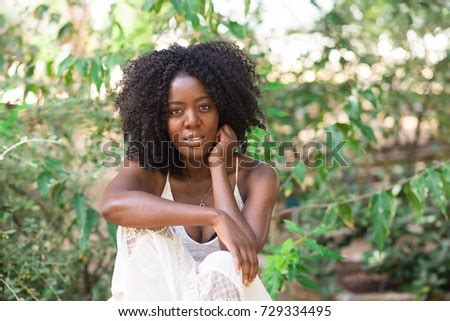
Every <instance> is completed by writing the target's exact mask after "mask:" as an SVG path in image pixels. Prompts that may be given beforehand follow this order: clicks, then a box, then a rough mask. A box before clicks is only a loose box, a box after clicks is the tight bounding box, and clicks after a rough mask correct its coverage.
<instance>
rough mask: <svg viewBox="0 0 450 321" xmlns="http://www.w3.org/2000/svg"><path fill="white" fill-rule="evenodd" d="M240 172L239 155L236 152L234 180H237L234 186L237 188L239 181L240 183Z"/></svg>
mask: <svg viewBox="0 0 450 321" xmlns="http://www.w3.org/2000/svg"><path fill="white" fill-rule="evenodd" d="M238 172H239V155H237V154H236V174H235V176H236V177H235V179H234V181H235V182H236V183H235V184H234V188H235V189H236V186H237V183H238Z"/></svg>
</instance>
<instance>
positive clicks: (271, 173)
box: [241, 155, 280, 197]
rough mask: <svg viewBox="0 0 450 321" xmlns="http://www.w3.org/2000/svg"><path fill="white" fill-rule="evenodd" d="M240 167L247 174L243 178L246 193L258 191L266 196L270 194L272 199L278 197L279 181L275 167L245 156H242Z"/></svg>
mask: <svg viewBox="0 0 450 321" xmlns="http://www.w3.org/2000/svg"><path fill="white" fill-rule="evenodd" d="M241 166H242V167H243V168H245V171H246V172H247V173H246V174H245V176H246V182H247V191H248V192H249V191H251V190H259V191H264V192H265V193H264V194H265V195H266V196H267V195H268V194H270V195H273V197H278V191H279V188H280V179H279V176H278V172H277V170H276V168H275V167H273V166H272V165H270V164H269V163H266V162H264V161H261V160H257V159H254V158H252V157H250V156H247V155H243V156H242V158H241Z"/></svg>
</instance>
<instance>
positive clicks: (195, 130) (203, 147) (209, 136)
mask: <svg viewBox="0 0 450 321" xmlns="http://www.w3.org/2000/svg"><path fill="white" fill-rule="evenodd" d="M167 108H168V115H169V117H168V124H167V130H168V134H169V137H170V140H171V141H172V144H173V146H174V147H175V148H176V149H177V150H178V151H179V152H180V154H181V157H183V159H185V160H187V159H189V160H195V163H194V164H197V166H199V163H197V162H199V161H202V160H203V157H204V156H205V155H207V154H208V152H209V151H210V150H211V148H212V146H214V143H215V141H216V135H217V130H218V126H219V110H218V109H217V106H216V105H215V104H214V102H213V100H212V97H211V96H210V95H209V94H208V91H207V90H206V88H205V86H203V84H202V83H201V82H200V81H199V80H198V79H197V78H195V77H193V76H190V75H188V74H184V73H183V74H179V75H177V76H176V77H175V78H174V80H173V81H172V83H171V85H170V88H169V102H168V106H167ZM194 164H191V165H194Z"/></svg>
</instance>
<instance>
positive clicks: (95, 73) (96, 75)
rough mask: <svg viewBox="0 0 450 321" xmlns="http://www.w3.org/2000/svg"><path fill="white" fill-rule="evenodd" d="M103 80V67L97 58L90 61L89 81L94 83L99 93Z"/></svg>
mask: <svg viewBox="0 0 450 321" xmlns="http://www.w3.org/2000/svg"><path fill="white" fill-rule="evenodd" d="M102 78H103V66H102V63H101V62H100V60H99V59H98V58H94V59H92V62H91V79H92V80H93V81H94V84H95V87H96V88H97V90H98V91H100V87H101V85H102Z"/></svg>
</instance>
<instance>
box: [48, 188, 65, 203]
mask: <svg viewBox="0 0 450 321" xmlns="http://www.w3.org/2000/svg"><path fill="white" fill-rule="evenodd" d="M64 190H65V185H64V184H63V183H56V184H55V185H54V186H53V187H52V192H51V196H52V202H53V204H56V205H58V206H59V208H64V202H63V193H64Z"/></svg>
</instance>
